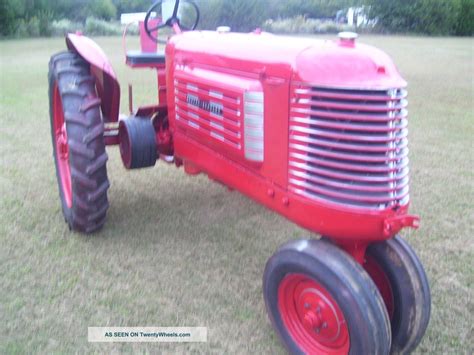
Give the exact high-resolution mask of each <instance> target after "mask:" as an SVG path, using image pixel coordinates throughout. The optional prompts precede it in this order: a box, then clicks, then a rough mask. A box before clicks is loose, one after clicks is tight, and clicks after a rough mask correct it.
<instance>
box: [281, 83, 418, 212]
mask: <svg viewBox="0 0 474 355" xmlns="http://www.w3.org/2000/svg"><path fill="white" fill-rule="evenodd" d="M406 96H407V92H406V90H404V89H400V88H393V89H388V90H363V89H361V90H359V89H339V88H327V87H318V86H309V85H305V84H293V86H292V98H291V112H290V137H289V138H290V140H289V189H290V190H291V191H293V192H295V193H297V194H300V195H304V196H306V197H308V198H312V199H317V200H325V201H330V202H332V203H336V204H343V205H350V206H353V207H362V208H371V209H384V208H387V207H395V206H399V205H405V204H406V203H408V200H409V195H408V181H409V177H408V147H407V144H408V139H407V135H408V129H407V114H408V111H407V109H406V107H407V100H406Z"/></svg>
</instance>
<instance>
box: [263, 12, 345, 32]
mask: <svg viewBox="0 0 474 355" xmlns="http://www.w3.org/2000/svg"><path fill="white" fill-rule="evenodd" d="M263 29H264V30H266V31H269V32H274V33H291V34H295V33H305V34H309V33H338V32H341V31H351V30H352V31H353V30H354V28H352V27H351V26H348V25H345V24H338V23H336V22H334V21H328V20H315V19H308V18H306V17H304V16H301V15H300V16H296V17H292V18H286V19H280V20H267V21H265V22H264V24H263Z"/></svg>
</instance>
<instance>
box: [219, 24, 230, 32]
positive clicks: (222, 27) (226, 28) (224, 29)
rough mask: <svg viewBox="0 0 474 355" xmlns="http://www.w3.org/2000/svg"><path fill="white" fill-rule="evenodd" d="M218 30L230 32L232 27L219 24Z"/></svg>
mask: <svg viewBox="0 0 474 355" xmlns="http://www.w3.org/2000/svg"><path fill="white" fill-rule="evenodd" d="M216 31H217V32H218V33H228V32H230V27H229V26H219V27H217V28H216Z"/></svg>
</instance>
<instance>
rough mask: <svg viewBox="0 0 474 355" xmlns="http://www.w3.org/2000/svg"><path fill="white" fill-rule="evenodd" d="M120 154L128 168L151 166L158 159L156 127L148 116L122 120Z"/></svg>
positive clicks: (120, 125) (120, 126)
mask: <svg viewBox="0 0 474 355" xmlns="http://www.w3.org/2000/svg"><path fill="white" fill-rule="evenodd" d="M119 134H120V155H121V157H122V162H123V165H124V166H125V167H126V168H127V169H138V168H146V167H151V166H154V165H155V164H156V160H157V159H158V154H157V144H156V136H155V128H154V127H153V122H152V121H151V119H150V118H148V117H135V116H132V117H128V118H126V119H124V120H121V121H120V124H119Z"/></svg>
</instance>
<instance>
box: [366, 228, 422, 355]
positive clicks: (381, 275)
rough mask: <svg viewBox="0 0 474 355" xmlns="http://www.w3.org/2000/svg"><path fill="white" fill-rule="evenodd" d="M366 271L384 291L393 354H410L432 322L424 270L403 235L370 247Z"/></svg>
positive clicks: (367, 254) (382, 291) (367, 253)
mask: <svg viewBox="0 0 474 355" xmlns="http://www.w3.org/2000/svg"><path fill="white" fill-rule="evenodd" d="M364 268H365V269H366V270H367V272H368V273H369V275H370V276H371V277H372V279H373V280H374V282H375V284H376V285H377V287H378V288H379V290H380V291H381V293H382V295H383V298H384V301H385V304H386V306H387V310H388V313H389V316H390V320H391V328H392V350H391V351H392V353H394V354H408V353H410V352H411V351H413V350H414V349H415V348H416V347H417V345H418V344H419V343H420V341H421V339H422V338H423V335H424V334H425V331H426V328H427V327H428V323H429V320H430V313H431V295H430V288H429V284H428V278H427V277H426V273H425V270H424V269H423V266H422V264H421V262H420V260H419V259H418V257H417V256H416V254H415V252H414V250H413V249H412V248H411V247H410V245H409V244H408V243H407V242H406V241H405V240H403V239H402V238H401V237H400V236H396V237H394V238H392V239H390V240H386V241H383V242H378V243H374V244H371V245H370V246H369V247H368V248H367V252H366V262H365V265H364Z"/></svg>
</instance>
